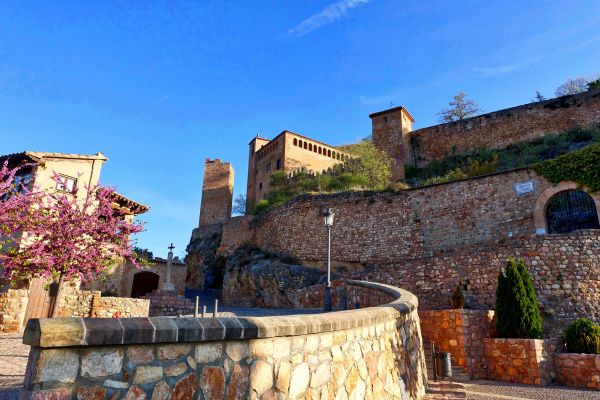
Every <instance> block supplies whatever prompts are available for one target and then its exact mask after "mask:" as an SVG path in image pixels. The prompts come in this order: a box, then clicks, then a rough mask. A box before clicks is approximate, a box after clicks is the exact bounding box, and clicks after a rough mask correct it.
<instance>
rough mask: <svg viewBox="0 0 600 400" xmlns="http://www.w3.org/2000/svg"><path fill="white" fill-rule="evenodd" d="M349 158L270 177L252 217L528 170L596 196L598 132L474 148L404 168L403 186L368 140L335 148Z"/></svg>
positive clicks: (386, 159)
mask: <svg viewBox="0 0 600 400" xmlns="http://www.w3.org/2000/svg"><path fill="white" fill-rule="evenodd" d="M338 149H339V150H341V151H343V152H345V153H348V154H351V155H353V156H354V157H353V158H351V159H350V160H348V161H346V162H345V163H343V164H339V165H336V166H335V167H333V168H330V169H329V171H327V172H326V173H323V174H315V175H311V174H309V173H307V172H299V173H297V174H295V175H293V176H287V175H286V174H285V173H284V172H283V171H277V172H275V173H273V175H272V176H271V182H270V183H271V188H272V191H271V192H270V193H269V194H268V195H267V198H266V199H263V200H261V201H260V202H258V204H257V205H256V208H255V210H254V211H255V213H256V214H259V213H261V212H263V211H264V210H266V209H269V208H271V207H275V206H278V205H281V204H283V203H286V202H287V201H289V200H291V199H293V198H295V197H297V196H299V195H302V194H321V193H335V192H348V191H362V190H402V189H406V188H410V187H420V186H427V185H432V184H436V183H444V182H450V181H454V180H459V179H465V178H470V177H476V176H481V175H487V174H491V173H495V172H501V171H508V170H512V169H516V168H522V167H533V168H534V169H535V170H536V172H537V173H538V174H540V175H542V176H545V177H546V178H547V179H548V180H550V181H551V182H558V181H560V180H570V181H574V182H577V183H579V184H581V185H582V186H587V187H588V188H590V190H592V191H599V190H600V128H599V127H596V128H592V129H585V130H582V129H578V130H573V131H569V132H564V133H557V134H553V135H547V136H544V137H542V138H538V139H535V140H531V141H527V142H521V143H517V144H513V145H510V146H508V147H506V148H504V149H487V148H477V149H474V150H472V151H468V152H462V153H456V154H452V155H450V156H448V157H446V158H445V159H443V160H439V161H432V162H431V163H429V164H427V165H426V166H425V167H422V168H416V167H414V166H412V165H406V181H407V183H401V182H392V179H391V177H392V173H391V163H392V160H391V158H390V157H389V156H388V154H387V153H385V152H384V151H381V150H379V149H377V148H376V147H375V145H374V144H373V142H372V141H371V140H367V139H365V140H362V141H360V142H359V143H356V144H351V145H344V146H339V147H338Z"/></svg>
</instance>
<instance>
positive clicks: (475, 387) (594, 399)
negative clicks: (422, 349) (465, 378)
mask: <svg viewBox="0 0 600 400" xmlns="http://www.w3.org/2000/svg"><path fill="white" fill-rule="evenodd" d="M464 386H465V390H466V393H467V400H579V399H583V400H588V399H589V400H600V392H598V391H591V390H584V389H576V388H568V387H564V386H531V385H519V384H516V383H506V382H494V381H484V380H480V381H469V382H464Z"/></svg>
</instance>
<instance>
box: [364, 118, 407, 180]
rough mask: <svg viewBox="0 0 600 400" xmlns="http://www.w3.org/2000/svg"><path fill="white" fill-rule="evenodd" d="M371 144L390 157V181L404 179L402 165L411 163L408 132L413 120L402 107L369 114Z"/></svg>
mask: <svg viewBox="0 0 600 400" xmlns="http://www.w3.org/2000/svg"><path fill="white" fill-rule="evenodd" d="M369 118H371V124H372V135H373V143H374V144H375V146H376V147H377V148H378V149H380V150H383V151H385V152H386V153H388V154H389V155H390V157H392V159H393V163H392V179H393V180H395V181H398V180H402V179H404V176H405V175H404V164H406V163H409V164H412V163H413V159H412V157H413V155H412V149H411V143H410V132H411V131H412V123H413V122H415V120H414V118H413V117H412V115H410V113H409V112H408V111H407V110H406V108H404V107H394V108H390V109H389V110H384V111H380V112H376V113H373V114H369Z"/></svg>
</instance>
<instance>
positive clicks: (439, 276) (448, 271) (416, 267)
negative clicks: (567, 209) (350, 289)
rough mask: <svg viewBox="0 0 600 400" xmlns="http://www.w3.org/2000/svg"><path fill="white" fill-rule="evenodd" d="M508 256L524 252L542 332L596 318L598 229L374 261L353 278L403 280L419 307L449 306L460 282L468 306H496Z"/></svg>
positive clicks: (599, 315) (599, 314) (599, 302)
mask: <svg viewBox="0 0 600 400" xmlns="http://www.w3.org/2000/svg"><path fill="white" fill-rule="evenodd" d="M509 256H516V257H522V258H523V259H524V261H525V264H526V265H527V268H528V269H529V272H530V274H531V275H532V278H533V283H534V286H535V289H536V292H537V295H538V299H539V301H540V308H541V311H542V316H543V317H544V334H545V336H546V337H557V336H561V335H562V332H563V330H564V328H566V326H567V325H568V324H569V323H571V322H572V321H573V320H575V319H576V318H579V317H582V316H586V317H588V318H590V319H592V320H594V321H597V322H599V321H600V280H598V276H600V231H579V232H575V233H572V234H564V235H532V236H530V237H528V238H518V239H512V240H506V241H502V242H500V243H498V244H497V245H496V247H465V248H460V249H457V250H456V251H453V252H438V253H435V254H434V255H433V256H432V257H424V258H419V259H413V260H406V261H404V262H397V263H390V264H382V265H379V266H373V267H371V268H369V269H367V270H364V271H362V272H360V273H355V274H354V276H355V277H360V279H366V280H372V281H378V282H385V283H387V284H390V285H397V284H402V285H403V286H404V287H406V288H407V289H408V290H410V291H411V292H413V293H417V294H418V295H419V298H420V299H422V302H421V303H422V307H423V309H444V308H449V307H450V306H451V297H452V293H453V292H454V290H455V289H456V287H457V286H458V285H461V287H462V288H463V292H464V293H465V297H466V300H467V302H468V303H469V304H470V307H471V308H475V309H490V308H494V307H495V302H496V299H495V294H496V285H497V277H498V271H499V269H500V268H501V267H504V266H505V265H506V260H507V258H508V257H509Z"/></svg>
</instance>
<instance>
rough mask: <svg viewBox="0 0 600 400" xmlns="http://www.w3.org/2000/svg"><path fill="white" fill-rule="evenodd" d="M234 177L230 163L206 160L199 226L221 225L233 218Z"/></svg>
mask: <svg viewBox="0 0 600 400" xmlns="http://www.w3.org/2000/svg"><path fill="white" fill-rule="evenodd" d="M233 176H234V172H233V167H232V166H231V164H230V163H228V162H223V161H221V160H219V159H216V160H211V159H210V158H207V159H206V161H205V162H204V181H203V183H202V202H201V204H200V223H199V226H205V225H213V224H221V223H223V222H225V221H227V220H228V219H229V218H231V202H232V199H233Z"/></svg>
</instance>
